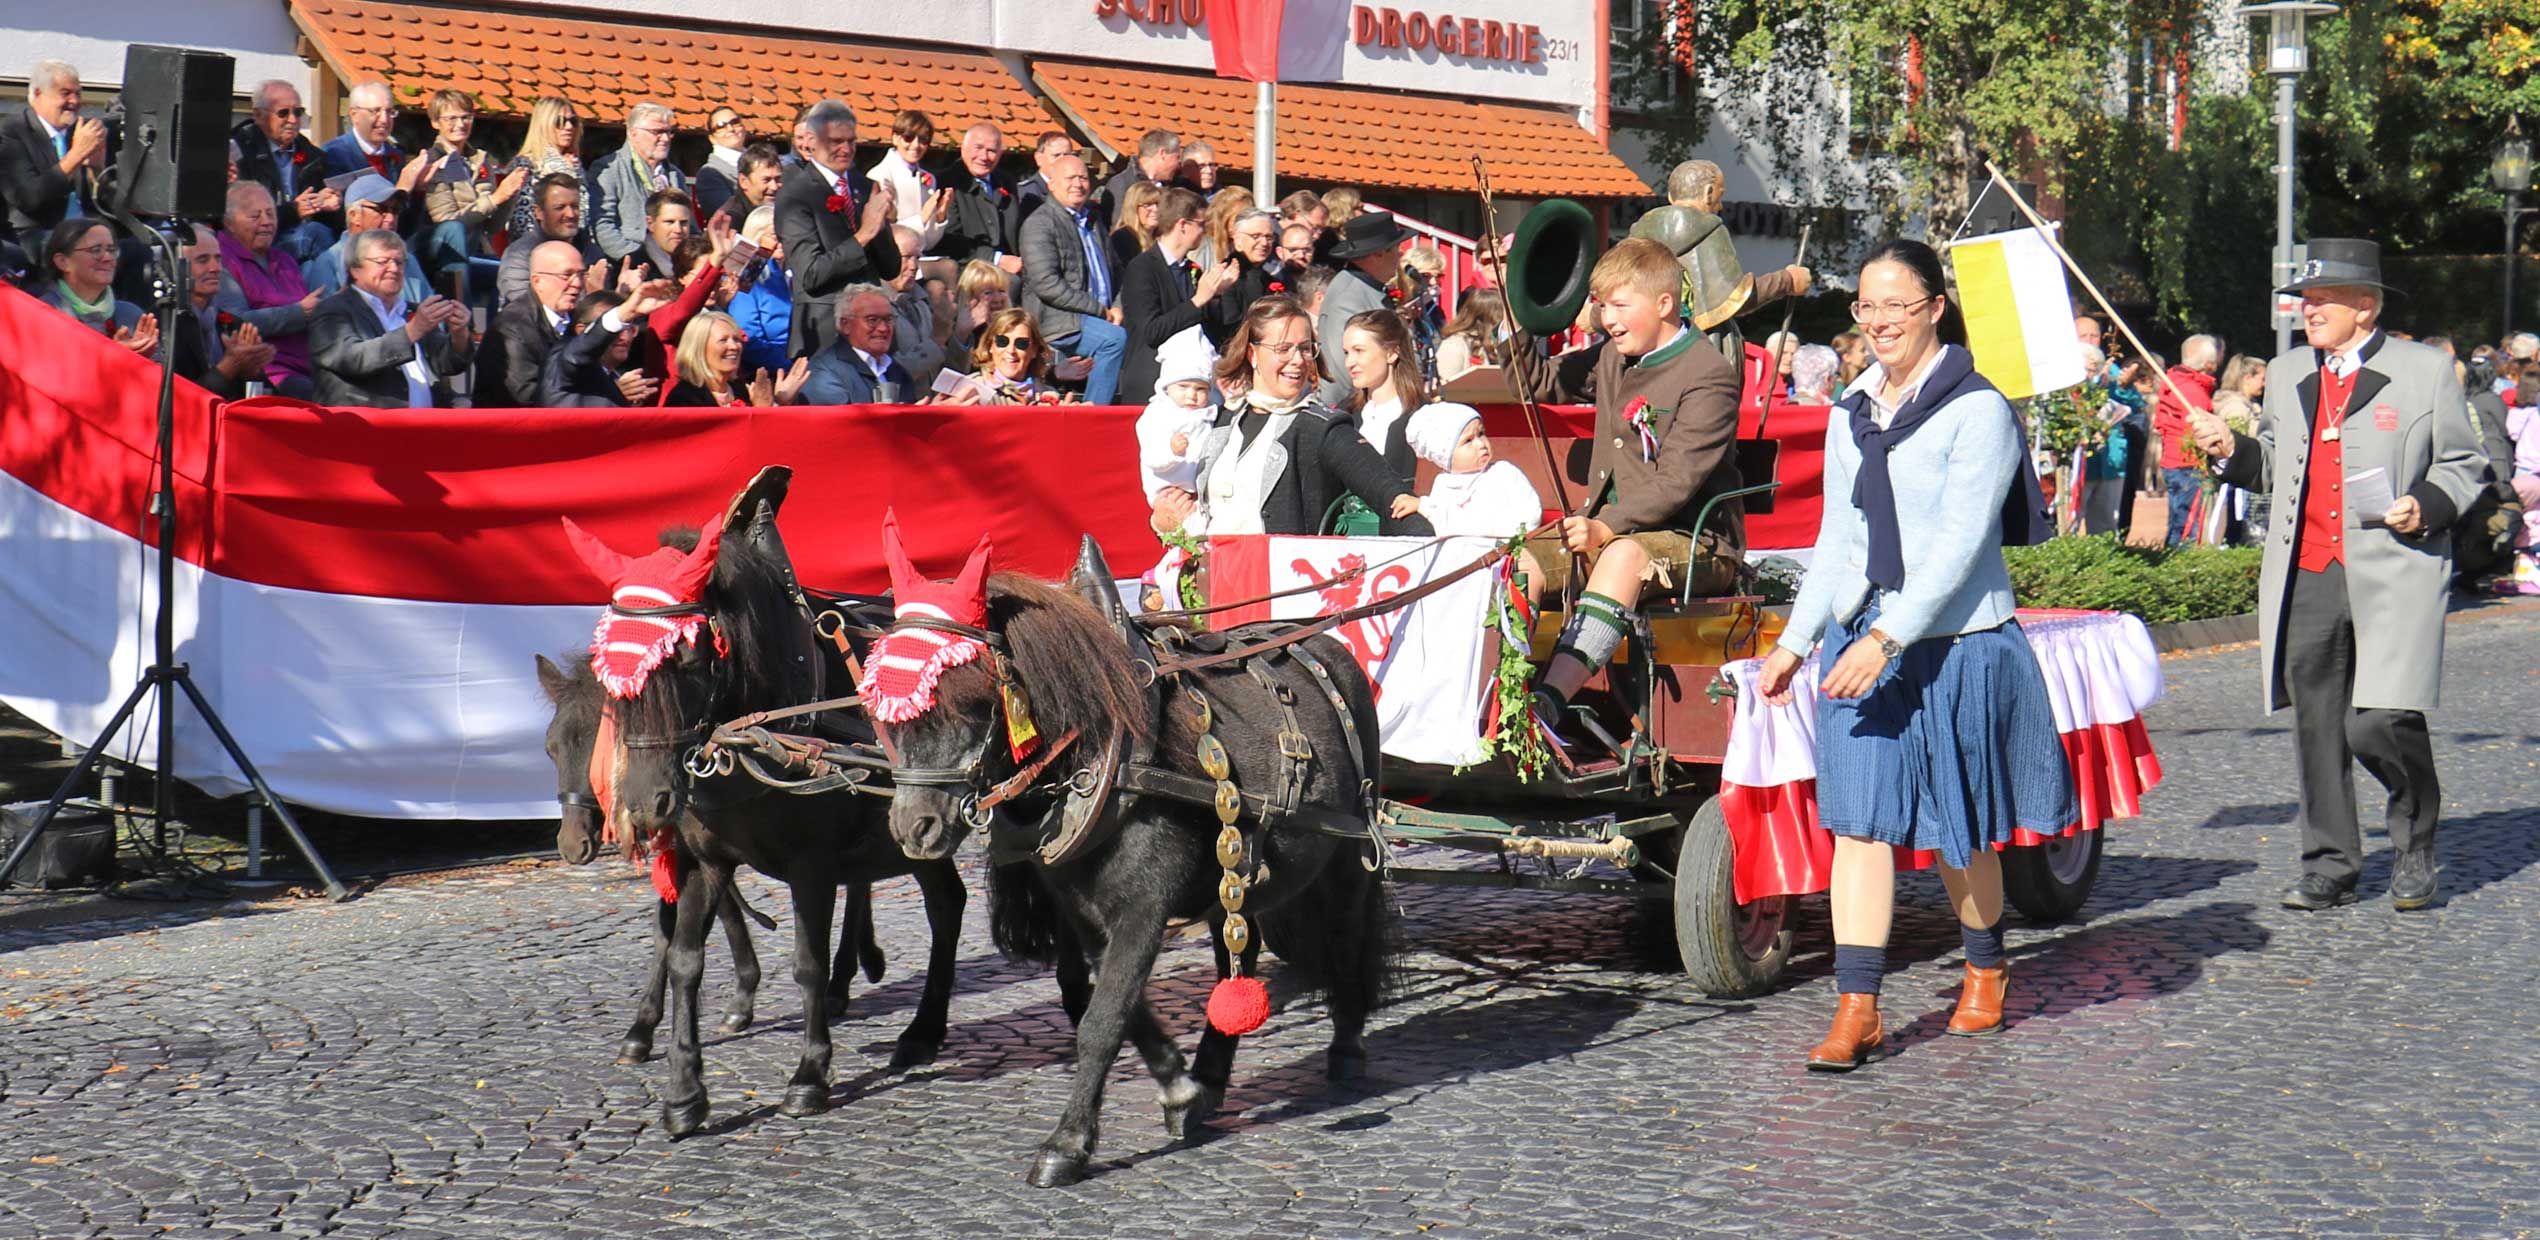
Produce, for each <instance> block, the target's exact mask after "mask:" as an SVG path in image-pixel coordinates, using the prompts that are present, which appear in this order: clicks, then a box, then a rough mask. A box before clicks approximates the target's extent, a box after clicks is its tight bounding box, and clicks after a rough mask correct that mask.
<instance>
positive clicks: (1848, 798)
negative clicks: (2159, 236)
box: [1762, 241, 2080, 1072]
mask: <svg viewBox="0 0 2540 1240" xmlns="http://www.w3.org/2000/svg"><path fill="white" fill-rule="evenodd" d="M1859 287H1860V294H1859V297H1860V300H1858V301H1856V302H1854V303H1853V305H1852V318H1853V320H1854V321H1855V322H1857V323H1859V324H1860V325H1861V330H1862V331H1863V332H1864V333H1865V334H1867V335H1868V337H1869V340H1870V349H1871V352H1872V353H1873V354H1874V355H1875V356H1876V357H1877V359H1878V363H1877V365H1875V366H1873V367H1872V368H1871V369H1870V370H1869V372H1868V373H1866V374H1864V375H1862V376H1861V379H1860V381H1859V383H1858V384H1856V385H1855V386H1854V389H1853V395H1852V396H1851V397H1850V398H1849V399H1848V400H1847V401H1846V402H1845V404H1844V409H1843V412H1842V413H1839V414H1838V415H1837V416H1836V417H1835V418H1834V419H1833V420H1832V422H1831V423H1830V424H1829V425H1828V426H1827V428H1826V455H1825V494H1826V507H1825V516H1824V518H1823V524H1822V525H1821V526H1820V528H1819V530H1818V533H1817V549H1816V556H1815V558H1814V560H1812V561H1811V563H1810V565H1809V568H1808V576H1807V579H1806V581H1805V582H1803V583H1802V585H1801V586H1800V590H1799V597H1798V599H1797V601H1796V602H1795V603H1793V604H1792V607H1791V616H1790V625H1789V627H1788V628H1787V629H1785V630H1784V631H1783V633H1782V636H1781V642H1780V644H1779V645H1778V646H1777V647H1775V649H1774V650H1773V652H1772V654H1771V655H1770V656H1769V657H1768V658H1767V659H1766V660H1765V662H1764V672H1763V679H1762V688H1763V690H1764V693H1765V696H1766V698H1767V699H1768V700H1770V701H1772V702H1774V703H1776V704H1781V703H1786V702H1788V701H1789V700H1790V698H1791V692H1790V683H1791V678H1792V677H1793V676H1795V675H1796V674H1797V673H1798V671H1799V667H1800V663H1801V661H1802V660H1804V659H1805V658H1807V656H1808V653H1809V651H1810V649H1811V648H1813V647H1815V646H1816V645H1817V644H1818V640H1819V637H1820V635H1822V636H1823V638H1824V640H1825V649H1826V650H1827V652H1828V654H1829V656H1830V659H1829V661H1828V662H1827V663H1826V671H1825V676H1824V680H1823V682H1822V684H1821V688H1822V690H1823V692H1822V695H1821V696H1820V698H1819V699H1818V709H1817V750H1818V752H1817V798H1818V817H1819V820H1820V821H1822V822H1823V823H1824V824H1825V826H1826V829H1827V830H1829V831H1832V832H1833V833H1834V835H1835V853H1834V882H1833V890H1832V893H1831V899H1832V903H1833V911H1834V942H1835V983H1836V986H1835V988H1836V990H1838V991H1839V992H1840V999H1839V1001H1838V1003H1837V1005H1836V1008H1835V1018H1834V1028H1833V1030H1832V1031H1831V1032H1830V1033H1828V1034H1827V1036H1826V1040H1825V1041H1824V1042H1822V1043H1819V1044H1818V1046H1817V1047H1816V1049H1815V1050H1813V1051H1811V1052H1809V1055H1808V1066H1809V1067H1810V1068H1812V1069H1816V1070H1818V1071H1826V1072H1848V1071H1851V1070H1852V1069H1853V1068H1856V1067H1859V1066H1860V1065H1861V1064H1863V1063H1866V1062H1868V1061H1869V1060H1870V1059H1872V1058H1875V1057H1876V1056H1877V1055H1878V1054H1879V1052H1880V1051H1881V1050H1882V1049H1883V1047H1884V1045H1885V1040H1886V1039H1885V1034H1884V1032H1883V1030H1882V1027H1881V1025H1880V1023H1879V1011H1878V994H1879V980H1880V977H1881V975H1882V974H1883V973H1885V972H1886V970H1887V933H1888V921H1889V918H1890V914H1891V913H1892V911H1893V909H1894V905H1895V897H1896V858H1895V851H1894V846H1898V845H1902V846H1905V847H1908V848H1919V849H1928V850H1931V851H1934V852H1937V853H1939V854H1940V863H1941V871H1940V873H1941V879H1942V881H1943V882H1944V883H1946V884H1947V885H1948V887H1949V899H1950V903H1951V904H1952V905H1953V906H1954V907H1955V908H1956V910H1957V913H1958V925H1959V932H1960V935H1961V937H1962V939H1963V940H1964V943H1965V946H1966V955H1967V966H1966V984H1965V986H1964V987H1963V988H1962V989H1961V990H1960V992H1959V996H1958V1010H1957V1011H1956V1013H1955V1014H1953V1015H1952V1016H1951V1017H1950V1020H1949V1032H1951V1033H1953V1034H1963V1035H1972V1034H1987V1033H1994V1032H1997V1031H1999V1030H2000V1029H2001V1028H2002V1000H2003V993H2004V991H2005V989H2006V988H2007V986H2008V984H2009V970H2008V968H2007V967H2006V966H2005V964H2004V961H2003V954H2002V865H2001V862H2000V860H1999V859H1998V858H1997V857H1996V856H1995V853H1994V850H1995V849H1996V848H1997V847H2000V846H2002V845H2004V844H2007V843H2009V842H2010V840H2011V833H2012V830H2013V829H2014V828H2017V827H2026V828H2028V829H2030V830H2032V831H2038V832H2044V833H2053V832H2056V831H2060V830H2062V829H2063V828H2064V827H2066V826H2067V825H2070V824H2071V823H2072V822H2073V820H2074V819H2076V818H2077V817H2079V816H2080V810H2079V808H2078V806H2077V804H2076V802H2075V800H2074V796H2073V786H2072V772H2071V769H2070V768H2069V767H2068V766H2067V765H2066V764H2065V760H2064V749H2063V743H2062V741H2061V739H2060V738H2059V737H2058V736H2057V735H2056V731H2055V719H2054V715H2053V712H2052V710H2051V709H2050V708H2049V706H2048V704H2047V701H2046V681H2045V679H2044V677H2042V676H2041V675H2040V674H2039V672H2038V670H2037V657H2036V655H2035V654H2033V653H2032V652H2031V651H2030V650H2029V646H2028V639H2027V638H2026V637H2024V636H2022V635H2021V633H2020V626H2019V623H2018V622H2017V621H2015V620H2013V619H2012V617H2011V612H2012V600H2011V580H2010V574H2009V572H2008V571H2007V570H2006V569H2005V568H2004V567H2003V563H2002V546H2003V544H2004V543H2005V542H2010V543H2013V544H2015V545H2016V544H2027V543H2032V542H2036V541H2040V540H2041V539H2043V538H2044V537H2046V536H2047V535H2048V534H2050V533H2051V532H2052V527H2051V526H2049V525H2048V524H2046V520H2047V518H2046V513H2045V503H2044V500H2043V497H2042V496H2041V495H2040V493H2039V488H2038V484H2037V475H2036V473H2035V471H2034V467H2033V466H2031V465H2030V464H2029V462H2028V450H2027V445H2026V444H2025V442H2024V436H2023V435H2022V433H2021V430H2020V424H2019V420H2018V417H2017V415H2016V414H2015V413H2014V412H2013V411H2012V409H2011V406H2010V403H2009V402H2008V401H2006V400H2004V399H2003V398H2002V394H2001V393H2000V392H1998V391H1996V390H1994V387H1993V385H1992V384H1990V383H1987V382H1986V381H1985V380H1984V378H1983V377H1982V376H1980V375H1978V374H1976V373H1975V365H1974V359H1973V358H1972V357H1971V356H1970V355H1969V354H1968V352H1967V350H1966V347H1965V340H1966V330H1965V327H1964V325H1963V323H1962V322H1961V321H1960V318H1959V315H1958V309H1957V307H1956V306H1954V305H1952V304H1951V303H1950V300H1949V298H1948V296H1947V295H1946V287H1945V286H1944V285H1943V283H1942V277H1941V270H1940V256H1939V255H1938V254H1937V253H1935V252H1934V251H1933V250H1932V248H1931V247H1930V246H1928V245H1925V244H1923V243H1921V242H1919V241H1891V242H1888V243H1887V244H1885V245H1882V246H1880V247H1879V248H1878V249H1877V250H1876V251H1873V252H1872V253H1871V255H1870V257H1869V260H1868V261H1867V262H1866V263H1864V264H1862V267H1861V277H1860V285H1859ZM1847 415H1848V416H1847ZM1847 498H1848V500H1849V502H1846V500H1847Z"/></svg>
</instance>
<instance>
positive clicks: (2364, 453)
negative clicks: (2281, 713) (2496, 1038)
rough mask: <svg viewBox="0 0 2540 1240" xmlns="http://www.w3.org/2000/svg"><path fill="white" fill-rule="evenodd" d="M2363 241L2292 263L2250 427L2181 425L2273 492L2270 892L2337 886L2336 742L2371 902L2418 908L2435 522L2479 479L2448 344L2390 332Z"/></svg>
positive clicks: (2321, 900) (2342, 806)
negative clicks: (2290, 813) (2287, 842)
mask: <svg viewBox="0 0 2540 1240" xmlns="http://www.w3.org/2000/svg"><path fill="white" fill-rule="evenodd" d="M2387 289H2388V286H2387V285H2384V284H2383V283H2382V282H2381V249H2380V247H2379V246H2378V245H2376V244H2374V243H2373V242H2370V241H2359V240H2350V239H2346V238H2338V237H2322V238H2316V239H2314V240H2313V241H2312V242H2311V245H2310V258H2309V261H2308V262H2306V263H2305V264H2304V265H2303V267H2302V270H2301V275H2300V278H2299V279H2297V280H2295V281H2294V282H2293V283H2292V284H2291V285H2290V286H2288V287H2286V288H2284V289H2282V290H2280V291H2281V292H2284V293H2298V294H2300V295H2301V298H2302V329H2303V335H2304V336H2305V337H2306V339H2307V340H2308V344H2307V345H2306V346H2303V347H2297V348H2295V349H2293V350H2291V351H2290V352H2287V353H2285V354H2284V355H2282V356H2280V357H2278V358H2276V359H2275V361H2273V362H2272V363H2270V364H2269V365H2268V367H2267V393H2266V403H2265V405H2264V406H2263V413H2262V414H2261V417H2260V421H2259V425H2258V433H2257V435H2256V436H2255V437H2254V438H2252V437H2250V436H2247V435H2239V434H2234V433H2233V432H2232V430H2231V428H2230V427H2229V426H2227V425H2226V424H2225V423H2224V422H2223V420H2222V419H2221V418H2220V417H2218V416H2216V415H2214V414H2213V413H2211V412H2202V411H2200V412H2197V413H2194V414H2191V415H2190V422H2189V426H2190V429H2191V431H2192V433H2193V434H2194V435H2195V437H2196V442H2197V446H2198V447H2200V448H2202V449H2203V450H2204V451H2205V453H2206V455H2207V456H2208V457H2210V458H2211V459H2212V461H2213V463H2214V470H2215V473H2216V474H2218V475H2219V476H2220V477H2221V478H2222V480H2223V481H2225V482H2228V483H2231V484H2232V485H2234V486H2238V487H2243V488H2246V489H2248V490H2252V491H2266V492H2268V493H2269V494H2271V495H2272V496H2273V499H2274V507H2273V509H2272V511H2271V512H2270V514H2269V520H2270V525H2271V527H2272V528H2270V529H2269V530H2268V531H2267V534H2266V556H2265V562H2264V565H2263V567H2262V569H2261V572H2260V576H2259V586H2258V636H2259V654H2260V662H2259V684H2260V687H2261V689H2262V691H2263V693H2264V695H2265V696H2264V705H2265V707H2266V709H2267V710H2268V711H2269V712H2270V713H2272V712H2274V711H2277V710H2280V709H2282V708H2284V707H2285V706H2287V705H2290V706H2291V707H2292V708H2293V751H2294V762H2295V766H2296V769H2297V770H2298V771H2299V772H2300V777H2301V828H2302V830H2301V835H2302V878H2301V881H2299V882H2297V883H2295V884H2294V885H2293V886H2292V887H2290V888H2288V889H2287V890H2286V891H2285V892H2284V897H2283V899H2284V904H2285V906H2286V907H2288V908H2297V909H2305V910H2314V909H2325V908H2332V907H2335V906H2337V905H2341V904H2352V903H2354V902H2355V900H2356V898H2357V897H2356V892H2355V887H2356V882H2357V879H2358V878H2359V877H2360V875H2361V873H2362V871H2363V834H2362V830H2361V828H2360V826H2359V824H2358V823H2357V821H2356V811H2355V787H2354V783H2353V774H2352V770H2353V760H2354V759H2357V758H2360V759H2362V761H2363V764H2364V769H2365V770H2367V771H2370V772H2371V773H2372V776H2373V778H2374V779H2376V780H2379V781H2380V782H2381V784H2382V786H2383V787H2384V788H2387V789H2388V790H2389V793H2390V800H2389V805H2388V808H2387V811H2386V813H2385V816H2384V821H2385V822H2386V823H2387V824H2388V826H2389V831H2390V843H2391V847H2392V849H2393V850H2394V851H2395V852H2396V853H2397V857H2396V859H2395V860H2394V862H2393V863H2392V866H2391V871H2390V903H2391V906H2392V907H2394V908H2398V909H2403V910H2405V909H2419V908H2424V907H2425V906H2427V905H2428V904H2431V903H2433V901H2434V898H2435V893H2436V891H2437V884H2436V881H2435V863H2434V828H2435V821H2436V817H2437V815H2438V813H2439V811H2440V810H2441V807H2442V790H2441V788H2440V787H2439V785H2438V784H2437V782H2436V779H2435V772H2434V748H2433V742H2432V741H2431V739H2430V738H2429V736H2428V734H2427V732H2426V725H2425V712H2426V711H2428V710H2432V709H2433V708H2434V707H2435V706H2436V705H2437V698H2438V692H2439V690H2440V688H2441V685H2442V680H2443V609H2444V603H2445V601H2446V599H2447V598H2448V597H2449V595H2450V583H2451V575H2452V565H2451V560H2452V536H2451V529H2452V525H2453V522H2454V520H2455V518H2457V517H2458V516H2459V514H2460V512H2461V510H2462V509H2463V508H2465V507H2467V506H2468V504H2469V502H2470V500H2471V499H2472V497H2473V496H2474V495H2475V494H2476V493H2477V491H2478V487H2479V480H2480V474H2479V470H2480V467H2481V465H2482V460H2481V456H2480V452H2479V441H2478V432H2477V431H2476V430H2475V429H2474V428H2473V427H2472V426H2471V425H2470V420H2469V413H2468V408H2469V407H2468V404H2467V403H2466V402H2465V401H2464V400H2463V399H2462V397H2461V385H2460V380H2459V378H2458V377H2457V376H2456V374H2455V372H2454V371H2453V369H2452V361H2451V359H2450V358H2448V357H2445V356H2444V355H2443V353H2442V352H2441V351H2440V350H2437V349H2433V348H2429V347H2427V346H2425V345H2421V344H2416V343H2414V342H2411V341H2404V340H2393V339H2391V338H2390V335H2389V333H2387V332H2385V331H2383V330H2382V328H2381V325H2380V318H2381V308H2382V304H2383V300H2384V297H2385V294H2386V291H2387Z"/></svg>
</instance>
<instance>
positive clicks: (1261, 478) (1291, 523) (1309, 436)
mask: <svg viewBox="0 0 2540 1240" xmlns="http://www.w3.org/2000/svg"><path fill="white" fill-rule="evenodd" d="M1322 374H1323V371H1322V365H1321V362H1320V360H1319V358H1318V356H1317V350H1316V348H1315V344H1314V318H1313V316H1311V315H1309V314H1307V313H1306V312H1305V308H1304V307H1302V306H1299V305H1298V304H1296V303H1295V302H1294V301H1291V300H1289V299H1287V298H1285V297H1264V298H1262V299H1261V300H1260V301H1257V302H1255V303H1253V305H1252V308H1251V309H1250V310H1247V311H1246V312H1245V313H1244V317H1243V322H1242V323H1241V324H1240V325H1238V326H1237V327H1236V328H1235V334H1234V336H1233V337H1232V338H1231V339H1229V340H1228V342H1227V346H1226V355H1225V357H1224V359H1223V360H1221V361H1219V362H1218V364H1217V383H1218V386H1219V388H1220V389H1221V390H1222V391H1224V392H1226V393H1227V399H1226V403H1225V405H1223V406H1222V407H1220V408H1219V409H1218V410H1217V412H1216V414H1215V415H1214V416H1212V417H1211V418H1210V419H1209V421H1208V424H1207V426H1206V427H1204V428H1202V430H1201V431H1200V432H1199V442H1198V443H1197V445H1196V446H1194V447H1193V449H1192V452H1191V455H1192V456H1193V457H1194V458H1195V459H1196V460H1197V461H1198V462H1199V472H1198V481H1199V491H1198V493H1197V494H1196V495H1194V494H1192V493H1191V492H1188V491H1184V490H1182V489H1180V488H1178V487H1167V488H1165V489H1163V490H1161V491H1159V492H1157V493H1156V495H1155V497H1154V499H1153V500H1152V501H1151V503H1152V507H1153V510H1154V515H1153V516H1152V517H1150V518H1149V522H1150V524H1151V525H1152V526H1153V527H1154V529H1155V530H1156V532H1157V533H1160V534H1169V533H1173V532H1174V531H1177V530H1178V531H1180V532H1182V533H1185V534H1189V535H1192V536H1194V537H1207V536H1210V535H1214V534H1312V533H1315V532H1317V531H1318V530H1319V529H1320V528H1321V527H1322V523H1323V514H1324V513H1326V512H1328V511H1330V510H1331V508H1332V506H1333V505H1334V504H1335V503H1337V502H1338V501H1339V499H1340V498H1341V497H1342V496H1343V495H1355V496H1357V497H1358V498H1359V499H1360V500H1361V501H1362V502H1364V503H1365V504H1366V505H1367V507H1368V508H1369V509H1370V510H1372V511H1375V512H1380V513H1385V514H1387V515H1388V516H1391V517H1392V518H1393V519H1394V520H1395V521H1396V522H1398V523H1399V527H1398V528H1397V529H1396V531H1395V532H1398V533H1403V534H1415V535H1420V536H1423V537H1425V536H1427V535H1429V534H1430V533H1431V532H1432V531H1431V529H1430V526H1429V521H1428V518H1426V517H1423V516H1421V515H1420V497H1419V496H1418V495H1416V494H1414V493H1413V492H1412V490H1411V488H1410V487H1409V486H1407V485H1405V483H1404V482H1403V480H1402V478H1401V477H1399V476H1398V475H1396V474H1395V473H1394V471H1393V468H1392V467H1391V466H1388V465H1386V464H1385V458H1384V457H1382V456H1379V455H1377V452H1376V450H1375V449H1374V448H1371V447H1368V446H1367V441H1366V440H1365V439H1362V438H1360V437H1359V434H1358V420H1357V418H1356V417H1355V416H1353V415H1351V414H1349V413H1345V412H1342V411H1340V410H1336V409H1333V408H1332V407H1331V406H1329V405H1326V404H1324V403H1323V402H1322V401H1321V400H1320V399H1319V398H1317V397H1316V395H1315V385H1316V384H1317V383H1319V382H1320V381H1321V379H1322Z"/></svg>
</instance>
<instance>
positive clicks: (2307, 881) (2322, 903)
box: [2284, 874, 2432, 913]
mask: <svg viewBox="0 0 2540 1240" xmlns="http://www.w3.org/2000/svg"><path fill="white" fill-rule="evenodd" d="M2431 878H2432V875H2431V874H2429V875H2428V879H2429V881H2430V880H2431ZM2355 898H2356V897H2355V888H2354V886H2353V884H2350V883H2348V884H2341V883H2339V882H2337V881H2336V880H2335V879H2332V878H2328V877H2326V876H2324V875H2319V874H2305V875H2303V876H2302V881H2301V882H2298V883H2295V884H2293V885H2292V886H2290V887H2287V888H2285V889H2284V907H2286V908H2298V909H2301V910H2302V911H2304V912H2309V913H2316V912H2318V911H2320V910H2321V909H2327V908H2336V907H2337V906H2338V905H2341V904H2352V903H2354V902H2355Z"/></svg>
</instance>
